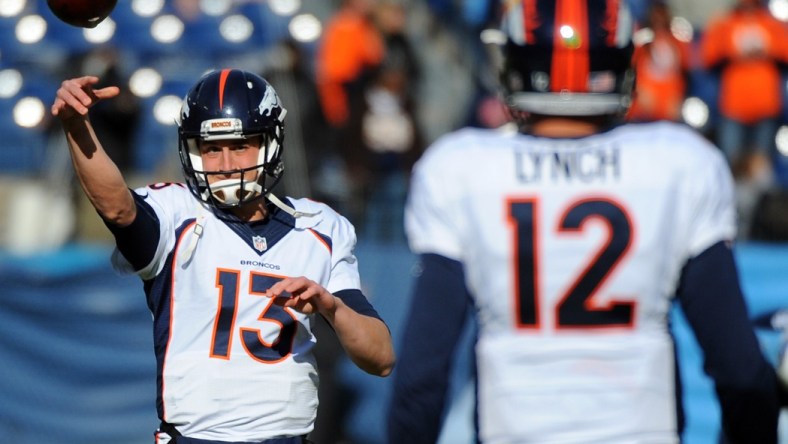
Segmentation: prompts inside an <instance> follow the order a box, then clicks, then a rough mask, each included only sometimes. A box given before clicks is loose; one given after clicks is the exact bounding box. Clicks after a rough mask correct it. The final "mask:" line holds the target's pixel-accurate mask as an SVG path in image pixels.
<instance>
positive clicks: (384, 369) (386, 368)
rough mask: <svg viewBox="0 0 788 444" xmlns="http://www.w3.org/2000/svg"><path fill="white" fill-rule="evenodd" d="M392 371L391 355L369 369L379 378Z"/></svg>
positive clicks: (392, 360) (392, 358) (392, 359)
mask: <svg viewBox="0 0 788 444" xmlns="http://www.w3.org/2000/svg"><path fill="white" fill-rule="evenodd" d="M393 371H394V356H393V355H392V357H391V359H389V360H387V361H386V362H382V363H381V364H379V365H377V366H376V367H375V369H374V370H373V371H370V372H369V373H370V374H372V375H375V376H380V377H381V378H385V377H386V376H388V375H390V374H391V372H393Z"/></svg>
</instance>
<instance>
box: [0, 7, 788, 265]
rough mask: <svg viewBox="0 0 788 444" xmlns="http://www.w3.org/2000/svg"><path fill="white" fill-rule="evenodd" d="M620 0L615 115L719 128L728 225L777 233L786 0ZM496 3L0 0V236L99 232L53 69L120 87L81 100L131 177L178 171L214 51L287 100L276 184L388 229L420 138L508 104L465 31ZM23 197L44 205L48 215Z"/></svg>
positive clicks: (787, 58) (785, 159) (783, 149)
mask: <svg viewBox="0 0 788 444" xmlns="http://www.w3.org/2000/svg"><path fill="white" fill-rule="evenodd" d="M628 1H629V2H630V3H631V9H632V11H633V14H634V18H635V20H636V21H637V23H638V25H639V28H640V31H639V32H638V34H637V44H638V50H637V53H636V54H635V60H634V62H635V66H636V68H637V72H638V90H637V95H636V100H635V103H634V106H633V108H632V110H631V112H630V115H629V116H628V118H629V119H631V120H655V119H669V120H675V121H682V122H685V123H686V124H688V125H691V126H692V127H694V128H696V129H697V131H699V132H701V133H703V134H704V135H706V136H707V137H708V138H709V139H711V140H713V141H714V142H715V143H717V144H718V145H719V146H720V148H721V149H722V150H723V151H724V152H725V153H726V156H727V158H728V159H729V161H730V165H731V168H732V169H733V171H734V173H735V176H736V178H737V183H738V194H739V195H738V199H739V209H740V220H741V229H740V239H742V240H746V239H765V240H786V239H788V228H786V227H788V224H785V223H782V222H784V218H785V217H786V216H785V213H786V211H788V210H786V207H788V204H787V203H786V202H785V201H786V197H785V192H784V190H785V188H786V187H788V126H786V123H788V106H786V100H785V99H786V94H787V93H788V88H787V87H786V81H787V80H788V77H786V76H785V71H784V69H783V68H785V66H786V63H788V23H787V22H786V21H788V0H769V1H761V0H697V1H692V2H689V1H680V0H674V1H666V0H628ZM495 7H496V2H494V1H491V0H377V1H375V0H333V1H317V0H167V1H165V0H120V1H119V2H118V5H117V7H116V9H115V10H114V12H113V13H112V15H111V16H110V18H109V19H107V20H106V21H104V22H102V23H101V24H99V25H98V26H97V27H96V28H93V29H81V28H75V27H72V26H69V25H66V24H64V23H62V22H59V21H58V20H56V19H55V18H54V17H53V16H52V14H51V13H50V12H49V10H48V8H47V7H46V2H45V0H3V1H0V132H1V133H2V138H1V139H0V147H2V151H3V155H2V156H0V196H3V197H4V198H3V199H2V202H3V204H2V208H0V214H2V217H0V226H1V227H2V228H3V229H2V230H0V232H2V233H4V234H3V236H2V238H0V245H2V246H3V247H6V248H9V249H11V250H13V251H18V252H20V253H26V252H34V251H41V250H47V249H51V248H56V247H57V246H59V245H62V244H63V243H64V242H68V241H71V240H74V239H77V240H82V239H84V240H95V238H96V237H98V238H102V236H106V233H105V230H103V228H102V227H98V229H94V227H93V225H94V224H93V223H92V222H95V217H94V216H93V215H92V214H87V215H85V214H84V213H83V211H82V210H83V209H84V206H83V205H82V203H81V202H80V201H79V197H78V195H79V193H75V192H74V189H73V188H74V187H73V180H72V179H71V177H70V176H69V175H70V172H69V171H70V168H69V165H68V162H67V159H65V158H64V156H65V155H66V153H65V150H64V149H62V145H63V143H62V140H61V139H60V137H61V134H60V129H59V127H58V126H57V124H56V123H55V122H53V120H52V118H51V116H50V115H49V113H48V106H49V105H50V104H51V102H52V99H53V95H54V91H55V90H56V89H57V87H58V85H59V83H60V82H61V81H62V80H63V79H66V78H70V77H76V76H80V75H96V76H99V77H100V78H101V80H102V84H103V85H118V86H120V87H121V91H122V96H121V97H119V98H117V99H116V100H112V101H108V102H106V103H102V104H100V106H98V107H96V109H94V110H93V111H92V119H93V122H94V125H95V126H96V128H97V131H98V132H99V133H100V134H99V135H100V137H101V138H102V140H104V141H105V145H106V146H107V148H108V150H109V151H110V154H111V155H112V156H113V158H114V159H115V160H116V162H117V163H118V164H119V165H120V167H121V168H122V169H123V170H124V172H125V173H126V174H127V175H128V176H130V177H134V178H136V179H137V180H138V181H139V184H143V183H148V182H153V181H175V180H180V172H179V164H178V161H177V158H176V150H175V144H176V143H177V136H176V126H175V123H174V120H175V116H176V115H177V110H178V109H179V106H180V100H181V98H182V96H183V95H184V93H185V91H186V90H187V88H188V87H189V86H190V85H191V83H193V81H194V79H196V78H198V77H199V76H200V75H201V74H202V73H204V72H206V71H207V70H209V69H211V68H221V67H230V66H233V67H239V68H243V69H247V70H250V71H253V72H257V73H260V74H262V75H263V76H264V77H266V78H267V79H268V80H269V81H270V82H271V83H272V84H273V85H274V87H275V88H276V90H277V91H278V92H279V93H280V95H281V96H282V98H283V101H284V103H285V106H286V107H287V108H288V110H289V114H288V118H287V122H286V123H287V127H288V131H287V142H286V151H285V154H284V156H285V161H286V165H287V170H288V171H289V174H286V175H285V179H284V187H285V188H286V192H287V193H289V194H291V195H294V196H310V197H313V198H315V199H319V200H323V201H326V202H328V203H330V204H332V205H334V206H336V207H337V209H339V210H340V211H341V212H343V213H344V214H347V215H348V217H349V218H350V219H351V221H352V222H353V223H354V224H355V225H356V227H357V229H358V231H359V233H360V235H361V236H366V237H369V238H373V239H378V240H381V241H386V242H389V241H390V242H402V241H404V237H403V235H402V227H401V210H402V202H403V199H404V196H405V191H406V188H407V175H408V171H409V169H410V167H411V165H412V164H413V162H414V161H415V160H416V159H418V157H419V155H420V154H421V152H422V151H423V149H424V148H425V147H426V146H427V145H428V144H429V143H430V142H431V141H433V140H434V139H435V138H437V137H439V136H440V135H441V134H444V133H445V132H447V131H450V130H453V129H456V128H459V127H461V126H467V125H471V126H483V127H496V126H500V125H502V124H503V123H504V122H505V120H506V115H505V112H504V110H503V108H502V107H501V104H500V103H499V100H498V95H497V90H496V79H495V74H494V73H493V72H492V71H491V69H490V65H489V63H488V60H487V55H486V53H485V49H484V46H483V44H482V43H481V40H480V38H479V36H480V34H481V32H482V31H483V30H484V29H485V28H487V27H489V26H495V9H496V8H495ZM301 178H308V179H306V180H304V179H301ZM135 185H136V183H135ZM53 189H54V190H56V191H57V192H56V193H54V194H56V195H53V192H52V190H53ZM40 208H48V209H49V211H50V212H54V214H56V215H57V216H58V217H53V218H52V220H48V221H47V227H48V229H47V230H46V231H47V233H46V235H41V227H40V226H38V225H37V224H40V221H37V219H38V218H36V217H35V214H36V213H37V212H38V211H39V209H40ZM781 217H782V218H783V219H781ZM91 221H92V222H91ZM53 222H54V223H53Z"/></svg>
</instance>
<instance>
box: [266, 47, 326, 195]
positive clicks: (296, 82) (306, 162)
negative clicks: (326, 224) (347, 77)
mask: <svg viewBox="0 0 788 444" xmlns="http://www.w3.org/2000/svg"><path fill="white" fill-rule="evenodd" d="M256 59H259V60H261V61H264V64H263V66H262V67H261V68H260V69H258V71H260V73H261V74H262V76H263V77H264V78H266V79H268V81H269V82H270V83H271V85H273V86H274V87H275V88H276V91H277V92H278V93H279V96H280V97H281V98H282V100H283V101H284V102H285V103H289V104H290V106H288V108H287V109H288V116H287V120H288V134H287V139H288V141H287V146H288V151H287V153H285V154H284V156H286V160H287V162H288V174H286V175H285V177H284V178H283V179H282V182H283V183H282V184H281V186H283V187H284V188H285V189H286V190H288V193H290V194H291V195H298V196H304V197H311V198H313V199H316V200H320V201H323V202H325V203H328V204H329V205H333V203H334V202H332V199H331V198H326V196H324V193H323V189H322V188H323V187H322V184H315V183H314V182H315V181H316V180H318V179H319V177H320V174H321V170H322V166H323V165H324V164H325V162H326V157H327V155H328V153H327V152H326V150H325V135H326V122H325V119H324V117H323V111H322V110H321V109H320V100H319V98H318V94H317V85H316V84H315V79H314V76H313V71H312V66H311V65H310V64H309V63H308V62H309V58H308V56H307V54H305V51H304V49H303V48H302V47H301V46H300V45H299V43H298V42H296V41H295V40H293V39H292V38H285V39H282V40H281V41H279V42H278V43H277V44H275V45H272V47H271V48H269V49H268V50H266V52H265V53H264V55H263V56H262V57H256ZM293 170H296V173H295V174H291V173H292V172H293Z"/></svg>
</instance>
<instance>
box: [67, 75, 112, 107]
mask: <svg viewBox="0 0 788 444" xmlns="http://www.w3.org/2000/svg"><path fill="white" fill-rule="evenodd" d="M98 80H99V79H98V77H95V76H85V77H79V78H76V79H69V80H65V81H63V83H61V85H60V89H58V90H57V93H56V99H55V103H54V104H53V107H54V108H55V109H53V114H54V115H59V116H61V117H67V116H68V114H69V113H65V114H64V113H63V110H64V109H67V108H68V107H70V108H72V109H73V110H74V112H76V113H78V114H81V115H85V114H87V112H88V109H89V108H90V107H91V106H93V105H94V104H95V103H96V102H98V101H99V100H101V99H102V98H105V97H114V96H115V95H117V94H118V92H119V91H115V89H116V88H117V87H107V88H103V89H101V90H98V91H99V94H100V95H101V97H99V95H97V94H96V92H95V91H94V90H93V88H92V86H93V85H95V84H96V83H97V82H98Z"/></svg>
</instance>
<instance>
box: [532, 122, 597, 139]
mask: <svg viewBox="0 0 788 444" xmlns="http://www.w3.org/2000/svg"><path fill="white" fill-rule="evenodd" d="M606 122H607V120H606V119H605V120H602V119H599V118H579V117H564V116H534V117H532V118H531V120H530V124H529V126H528V133H530V134H533V135H535V136H540V137H550V138H554V139H555V138H558V139H560V138H577V137H585V136H590V135H592V134H596V133H598V132H599V131H601V130H602V129H603V128H604V127H605V125H606Z"/></svg>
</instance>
